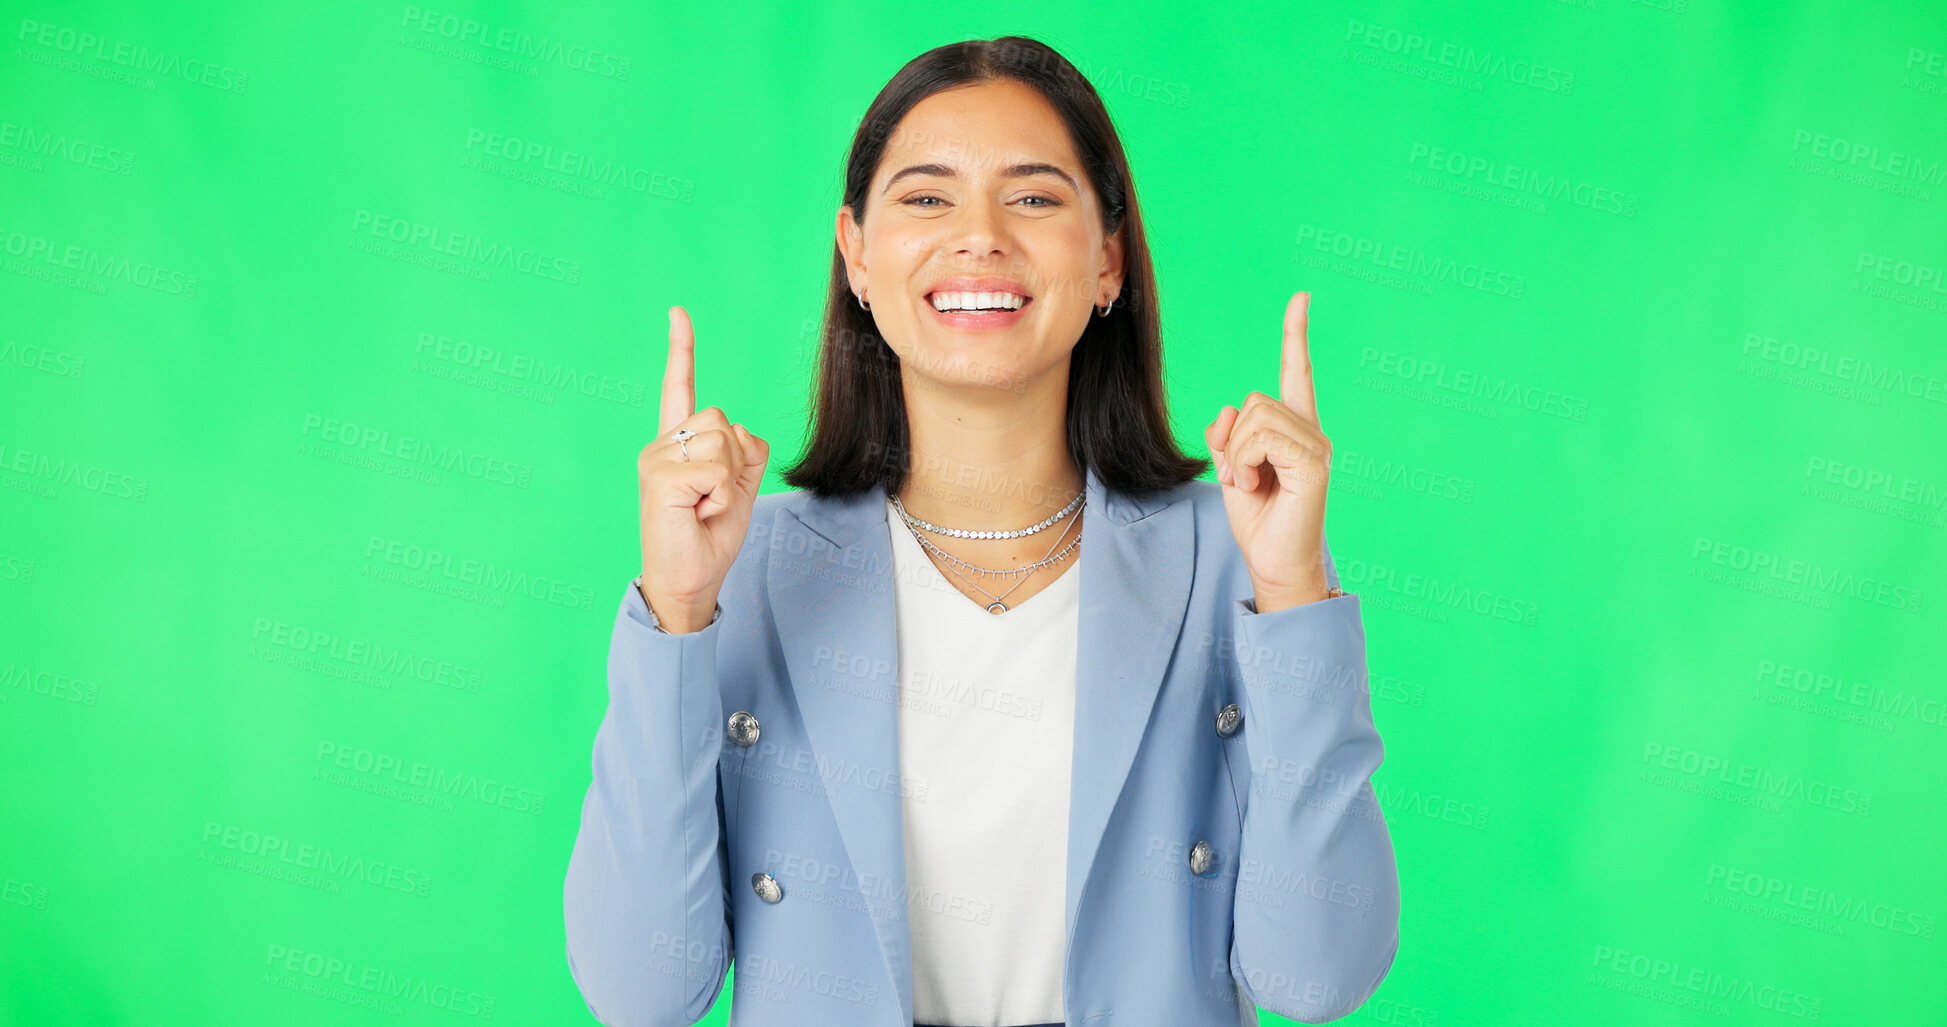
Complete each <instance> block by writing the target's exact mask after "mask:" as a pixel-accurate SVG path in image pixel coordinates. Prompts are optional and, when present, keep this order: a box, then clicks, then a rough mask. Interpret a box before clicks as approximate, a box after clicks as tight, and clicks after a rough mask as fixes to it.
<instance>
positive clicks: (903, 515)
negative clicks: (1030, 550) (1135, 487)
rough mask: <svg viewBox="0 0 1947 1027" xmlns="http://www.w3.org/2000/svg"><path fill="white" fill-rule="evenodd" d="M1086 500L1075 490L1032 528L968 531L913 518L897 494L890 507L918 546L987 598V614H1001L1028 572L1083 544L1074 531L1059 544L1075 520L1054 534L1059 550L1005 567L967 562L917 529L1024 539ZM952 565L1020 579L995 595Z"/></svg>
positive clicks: (1066, 515) (1065, 517)
mask: <svg viewBox="0 0 1947 1027" xmlns="http://www.w3.org/2000/svg"><path fill="white" fill-rule="evenodd" d="M1086 500H1087V493H1085V492H1081V493H1076V495H1075V498H1074V499H1072V500H1070V501H1069V503H1068V505H1067V506H1065V507H1062V508H1061V510H1059V511H1058V512H1056V513H1055V514H1054V515H1053V516H1051V517H1049V518H1048V519H1047V520H1045V521H1042V522H1041V523H1040V524H1036V525H1034V526H1032V527H1028V528H1020V529H1016V530H1014V531H971V530H968V529H966V528H942V527H940V526H939V525H937V524H929V523H928V522H926V521H922V520H920V519H919V518H917V517H914V516H913V515H912V514H910V513H907V512H906V507H905V505H904V504H902V503H900V502H899V497H898V496H893V497H892V508H893V509H894V510H896V511H898V513H899V519H900V520H902V521H904V522H905V523H906V530H908V531H910V532H912V533H913V539H914V540H915V541H917V542H918V543H919V544H920V546H921V548H923V549H925V550H926V551H927V552H929V553H932V554H934V555H935V556H938V557H939V558H940V559H941V560H943V561H945V562H946V564H947V565H948V566H947V570H948V571H951V572H952V573H953V576H954V577H956V578H959V579H960V580H961V581H964V582H966V583H967V585H968V586H969V587H970V588H972V589H973V590H974V591H976V592H979V593H980V594H981V595H984V596H986V597H987V598H988V600H989V602H988V603H987V612H988V613H992V614H1001V613H1006V612H1007V603H1006V602H1004V600H1005V599H1006V598H1007V597H1008V596H1010V595H1013V594H1014V589H1017V588H1020V587H1021V586H1022V584H1024V583H1026V581H1027V576H1028V575H1030V574H1032V573H1034V572H1035V571H1037V570H1040V569H1041V568H1043V567H1046V566H1048V565H1050V564H1054V563H1060V562H1061V560H1062V558H1063V557H1066V556H1067V555H1068V553H1069V551H1070V550H1072V549H1074V548H1075V547H1076V546H1079V545H1081V544H1082V536H1081V535H1080V534H1077V535H1076V536H1075V537H1074V539H1073V540H1071V541H1070V542H1069V543H1068V544H1067V545H1065V546H1062V545H1061V540H1062V539H1064V538H1067V537H1068V529H1069V528H1072V527H1074V523H1073V522H1070V523H1069V524H1068V525H1066V526H1064V527H1063V528H1062V529H1061V534H1060V535H1058V536H1056V537H1055V545H1056V546H1061V550H1060V552H1056V551H1055V549H1054V547H1053V546H1050V547H1049V550H1048V555H1047V556H1044V557H1042V558H1041V559H1039V560H1036V561H1035V562H1033V563H1030V564H1025V565H1023V566H1020V567H1009V568H1005V569H995V568H992V567H976V566H974V565H973V564H970V563H968V562H967V561H965V560H962V559H960V558H959V557H957V556H954V555H953V554H951V553H949V552H947V551H946V550H944V549H941V548H940V547H939V546H937V545H935V544H934V543H933V540H932V539H929V538H927V537H926V536H924V535H921V534H920V531H921V530H922V529H924V530H926V531H930V532H933V533H934V534H936V535H946V536H949V537H952V538H971V539H1009V538H1026V537H1027V536H1029V535H1032V534H1034V533H1035V532H1037V531H1041V530H1042V529H1044V528H1048V527H1051V526H1053V525H1054V524H1056V523H1057V522H1059V521H1062V520H1065V519H1067V517H1068V515H1069V514H1072V513H1074V512H1075V511H1077V510H1079V509H1081V508H1082V506H1083V505H1084V504H1085V502H1086ZM955 567H965V568H966V569H968V570H969V571H972V572H974V573H976V574H986V575H991V576H994V577H1012V576H1018V577H1019V578H1020V579H1021V580H1020V581H1017V582H1015V583H1014V585H1013V587H1011V588H1009V589H1008V590H1007V591H1005V592H1002V593H1001V594H1000V595H995V594H994V593H992V592H989V591H987V590H986V589H984V588H981V587H980V586H979V585H976V584H974V582H973V579H971V578H969V577H967V576H966V575H965V574H962V573H960V572H959V571H958V570H955V569H954V568H955Z"/></svg>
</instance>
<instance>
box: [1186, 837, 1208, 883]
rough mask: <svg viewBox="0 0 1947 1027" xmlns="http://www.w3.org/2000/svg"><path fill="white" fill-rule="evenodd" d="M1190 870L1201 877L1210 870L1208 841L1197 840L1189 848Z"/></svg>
mask: <svg viewBox="0 0 1947 1027" xmlns="http://www.w3.org/2000/svg"><path fill="white" fill-rule="evenodd" d="M1190 872H1191V873H1193V874H1195V875H1197V876H1198V877H1202V876H1204V875H1205V874H1208V873H1209V872H1210V843H1209V842H1198V843H1197V844H1196V845H1195V846H1193V847H1192V848H1191V849H1190Z"/></svg>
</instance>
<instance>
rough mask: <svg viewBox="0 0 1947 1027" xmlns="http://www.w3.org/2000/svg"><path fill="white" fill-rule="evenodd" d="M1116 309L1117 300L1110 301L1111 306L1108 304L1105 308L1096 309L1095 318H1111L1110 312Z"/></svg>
mask: <svg viewBox="0 0 1947 1027" xmlns="http://www.w3.org/2000/svg"><path fill="white" fill-rule="evenodd" d="M1091 305H1092V304H1091ZM1114 309H1115V300H1110V301H1109V304H1108V306H1105V307H1096V308H1095V316H1096V317H1108V316H1109V311H1111V310H1114Z"/></svg>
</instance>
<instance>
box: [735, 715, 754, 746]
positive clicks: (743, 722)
mask: <svg viewBox="0 0 1947 1027" xmlns="http://www.w3.org/2000/svg"><path fill="white" fill-rule="evenodd" d="M730 740H731V741H733V742H736V743H737V744H738V745H756V744H757V718H756V717H753V716H751V715H750V714H749V713H747V712H745V711H743V710H738V711H737V712H735V713H733V714H731V715H730Z"/></svg>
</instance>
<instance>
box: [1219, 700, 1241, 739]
mask: <svg viewBox="0 0 1947 1027" xmlns="http://www.w3.org/2000/svg"><path fill="white" fill-rule="evenodd" d="M1243 722H1244V711H1243V710H1242V709H1239V708H1238V706H1237V704H1236V703H1231V704H1230V705H1228V706H1225V707H1224V708H1223V709H1221V710H1218V711H1217V736H1218V737H1220V738H1229V737H1230V736H1231V735H1234V734H1236V733H1237V725H1239V724H1241V723H1243Z"/></svg>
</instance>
